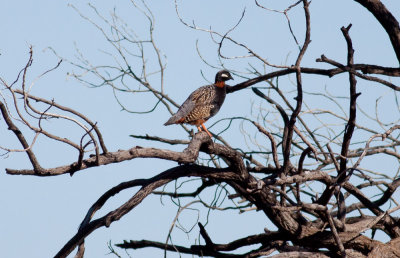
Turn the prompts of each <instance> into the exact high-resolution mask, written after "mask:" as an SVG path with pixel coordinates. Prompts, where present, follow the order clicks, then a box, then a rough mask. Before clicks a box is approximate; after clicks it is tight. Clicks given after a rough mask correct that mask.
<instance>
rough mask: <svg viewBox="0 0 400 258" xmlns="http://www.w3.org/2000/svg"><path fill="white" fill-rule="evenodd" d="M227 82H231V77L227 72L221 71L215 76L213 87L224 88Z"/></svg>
mask: <svg viewBox="0 0 400 258" xmlns="http://www.w3.org/2000/svg"><path fill="white" fill-rule="evenodd" d="M227 80H233V78H232V75H231V74H230V73H229V72H228V71H227V70H221V71H219V72H218V73H217V74H216V75H215V85H216V86H218V87H224V86H225V81H227Z"/></svg>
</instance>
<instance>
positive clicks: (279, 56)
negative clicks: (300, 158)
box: [0, 0, 400, 258]
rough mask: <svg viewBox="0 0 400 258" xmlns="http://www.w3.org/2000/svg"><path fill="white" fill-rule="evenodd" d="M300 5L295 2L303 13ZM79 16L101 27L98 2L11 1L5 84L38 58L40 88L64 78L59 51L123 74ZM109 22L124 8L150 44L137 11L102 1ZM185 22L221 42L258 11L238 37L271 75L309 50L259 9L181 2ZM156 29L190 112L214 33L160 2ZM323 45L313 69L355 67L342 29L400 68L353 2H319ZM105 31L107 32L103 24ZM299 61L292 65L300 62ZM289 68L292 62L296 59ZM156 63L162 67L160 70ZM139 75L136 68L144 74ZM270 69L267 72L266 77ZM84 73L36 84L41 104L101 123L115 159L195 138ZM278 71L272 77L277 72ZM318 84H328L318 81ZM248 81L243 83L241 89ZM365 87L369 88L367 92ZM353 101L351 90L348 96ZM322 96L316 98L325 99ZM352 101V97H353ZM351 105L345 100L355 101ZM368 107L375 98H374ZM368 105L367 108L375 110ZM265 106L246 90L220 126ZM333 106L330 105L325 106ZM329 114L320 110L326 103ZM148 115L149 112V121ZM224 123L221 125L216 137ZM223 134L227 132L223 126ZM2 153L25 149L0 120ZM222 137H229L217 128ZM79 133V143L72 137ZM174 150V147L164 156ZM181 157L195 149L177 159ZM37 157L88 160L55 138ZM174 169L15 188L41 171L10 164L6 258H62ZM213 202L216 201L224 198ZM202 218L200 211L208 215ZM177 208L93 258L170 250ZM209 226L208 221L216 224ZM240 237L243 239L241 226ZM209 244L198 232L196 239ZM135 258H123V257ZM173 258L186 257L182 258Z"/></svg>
mask: <svg viewBox="0 0 400 258" xmlns="http://www.w3.org/2000/svg"><path fill="white" fill-rule="evenodd" d="M260 2H261V3H263V2H265V4H271V7H274V8H284V7H285V6H287V5H288V3H291V2H290V1H275V2H280V3H283V2H284V3H285V4H279V5H277V6H273V4H274V3H273V2H274V1H260ZM292 2H293V1H292ZM383 2H384V3H385V4H386V5H387V6H388V7H389V8H390V10H391V11H393V12H394V15H395V16H396V17H397V19H400V2H399V1H394V0H392V1H383ZM70 4H72V5H74V6H75V7H76V8H77V9H79V10H80V11H81V12H82V13H83V14H85V15H87V16H88V17H91V18H93V19H96V16H95V14H94V13H93V11H92V9H91V8H90V7H89V6H88V5H87V2H86V1H77V0H76V1H50V0H47V1H46V0H37V1H20V0H16V1H3V3H2V4H1V8H0V32H1V36H2V40H1V41H0V68H1V69H0V76H1V77H2V78H4V79H5V80H6V81H8V82H11V81H13V80H14V79H15V78H16V75H17V74H18V72H19V70H20V69H21V68H22V67H23V66H24V65H25V63H26V61H27V59H28V50H29V46H30V45H32V46H33V51H34V63H33V66H32V68H31V69H30V72H29V74H28V81H32V80H33V79H34V78H35V77H36V76H37V75H39V74H40V73H42V72H43V71H45V70H47V69H48V68H51V67H53V66H54V65H55V64H56V63H57V61H58V59H57V57H56V56H55V55H54V54H53V53H52V52H51V51H50V50H49V49H48V47H51V48H53V49H54V50H56V51H57V53H58V54H59V55H60V56H62V57H65V58H66V59H69V60H72V61H74V60H76V59H75V56H76V49H75V46H77V47H78V48H79V49H80V51H81V52H82V53H84V55H85V56H86V57H87V59H88V60H90V61H91V62H93V63H96V64H107V62H112V60H111V59H110V57H109V56H107V55H106V54H104V53H103V52H101V51H100V50H105V51H111V49H110V47H109V45H108V44H107V42H106V41H105V40H104V38H103V37H102V35H101V34H100V33H99V31H97V30H96V29H95V28H94V27H93V25H91V24H90V23H88V22H87V21H85V20H83V19H82V18H81V17H80V16H79V15H78V14H77V12H76V11H74V9H73V8H71V7H70V6H69V5H70ZM91 4H93V5H94V6H96V7H97V8H98V10H99V12H100V13H101V14H103V15H105V16H106V17H109V13H110V12H111V11H112V10H113V8H114V7H116V12H117V13H118V14H119V15H120V16H121V17H123V18H124V19H125V21H126V22H127V23H128V24H129V25H130V26H131V27H132V28H134V29H135V30H136V31H137V33H138V34H139V35H146V28H147V27H146V26H147V23H146V20H145V19H144V17H143V16H141V15H140V13H138V12H137V11H136V10H135V8H133V7H132V5H131V3H130V1H128V0H122V1H121V0H120V1H115V0H114V1H98V0H96V1H91ZM179 4H180V9H181V14H182V16H183V17H184V18H185V19H186V20H187V21H189V22H191V21H192V20H194V21H195V22H196V24H197V25H199V26H202V27H205V28H207V27H209V26H210V25H211V26H212V27H213V28H214V29H215V30H219V31H221V32H226V31H227V30H228V29H229V28H231V27H232V26H233V25H234V24H236V22H237V21H238V19H239V18H240V15H241V13H242V11H243V9H244V8H245V7H246V14H245V17H244V20H243V22H242V23H241V24H240V25H239V26H238V28H237V30H236V31H234V32H233V33H232V36H234V37H237V38H238V39H240V40H241V41H242V42H243V43H246V44H248V45H249V46H250V47H252V48H254V49H256V50H257V51H258V52H260V53H261V54H262V55H263V56H264V57H266V58H267V59H268V60H269V61H270V62H271V63H275V64H278V65H279V64H285V63H286V64H292V63H293V60H294V58H295V57H296V54H297V52H296V51H297V50H296V45H295V44H294V42H293V39H292V38H291V37H290V34H288V30H287V25H286V20H285V19H284V16H282V15H279V14H276V13H272V12H267V11H265V10H261V9H259V8H256V7H255V5H254V3H253V2H251V1H249V2H247V3H245V1H238V0H235V1H230V0H224V1H211V0H207V1H197V2H195V1H185V2H183V3H182V2H181V1H179ZM149 6H150V8H151V9H152V11H153V13H154V15H155V17H156V24H155V32H154V35H155V40H156V43H157V44H158V47H159V48H160V49H161V51H162V53H163V54H165V55H166V56H167V61H168V65H167V69H166V75H165V88H166V91H167V92H168V94H169V95H170V96H171V97H173V98H174V99H175V100H176V101H177V102H178V103H181V102H182V101H183V100H184V99H185V98H186V96H187V95H188V94H189V93H190V92H192V91H193V90H194V89H195V88H197V87H199V86H201V85H204V84H207V81H205V80H204V79H203V77H202V75H201V72H200V71H203V73H204V75H205V77H206V78H208V79H209V80H213V78H214V75H215V72H216V71H217V70H216V69H212V68H210V67H208V66H207V65H206V64H204V63H203V62H202V61H201V60H200V58H199V57H198V55H197V53H196V45H195V44H196V40H199V49H200V50H201V52H202V54H203V55H204V56H205V58H206V59H207V60H209V61H210V62H211V63H212V64H214V65H218V60H217V58H216V56H217V52H216V48H215V46H214V45H213V44H212V43H211V42H210V39H209V36H208V35H207V33H201V32H195V31H192V30H189V29H188V28H186V27H185V26H183V25H182V24H181V23H180V22H179V20H178V18H177V16H176V13H175V5H174V2H173V1H152V2H151V3H149ZM301 12H302V8H296V9H295V10H293V12H292V13H291V19H292V22H293V27H294V31H295V33H296V36H297V37H298V39H299V40H300V41H302V39H303V34H304V33H303V29H304V24H303V14H302V13H301ZM311 19H312V44H311V46H310V50H309V52H307V55H306V57H305V60H304V64H305V65H309V66H318V65H319V64H316V63H315V62H314V60H315V59H316V58H318V57H319V56H320V55H321V54H325V55H327V56H328V57H331V58H333V59H336V60H338V61H344V60H345V58H346V52H345V41H344V39H343V37H342V35H341V32H340V27H341V26H347V25H348V24H349V23H353V28H352V29H351V32H350V33H351V36H352V38H353V42H354V47H355V49H356V62H358V63H375V64H379V65H385V66H396V65H398V63H397V62H396V59H395V57H394V54H393V50H392V49H391V46H390V45H389V44H390V43H389V40H388V38H387V36H386V35H385V33H384V31H383V30H382V29H381V28H380V27H379V25H378V23H377V21H375V20H374V19H373V17H372V15H370V14H369V13H367V12H366V11H364V10H363V9H362V8H361V7H360V6H359V5H358V4H357V3H355V2H354V1H350V0H338V1H323V0H313V1H312V4H311ZM97 21H99V20H98V19H97ZM224 50H225V51H226V52H225V53H226V54H229V55H242V54H246V53H245V52H244V51H239V52H235V51H237V49H234V48H231V47H227V48H226V49H224ZM288 54H289V56H288ZM287 56H288V59H287ZM149 62H152V61H151V60H150V61H149ZM226 64H227V67H228V68H229V69H232V70H244V69H245V68H246V65H247V64H246V62H243V61H242V62H236V61H232V62H229V61H227V62H226ZM134 65H135V64H134ZM257 68H259V69H260V68H261V66H259V65H258V66H257ZM72 70H76V68H73V67H72V66H71V65H69V64H68V62H64V63H63V64H62V65H61V66H60V68H59V69H57V70H56V71H54V72H52V73H50V74H48V75H47V76H45V77H44V78H42V79H41V80H39V81H38V82H36V83H35V85H34V90H33V94H35V95H39V96H42V97H46V98H48V99H52V98H54V99H55V101H56V102H58V103H60V104H63V105H66V106H70V107H72V108H75V109H76V110H79V111H80V112H81V113H83V114H85V115H87V116H88V117H89V118H91V119H92V120H93V121H97V122H98V125H99V127H100V129H101V130H102V132H103V134H104V137H105V141H106V144H107V146H108V148H109V150H111V151H116V150H117V149H127V148H130V147H133V146H135V145H141V146H160V145H157V144H156V143H148V142H143V141H139V140H134V139H132V138H130V137H129V135H130V134H142V135H143V134H146V133H148V134H149V135H161V136H163V137H170V138H183V139H186V135H185V133H184V131H183V130H181V129H180V128H179V127H177V126H171V127H167V128H165V127H164V126H163V123H164V122H165V121H166V120H167V119H168V117H169V114H168V112H167V111H166V110H165V109H164V108H161V107H160V108H159V109H158V110H157V112H155V113H154V114H150V115H148V116H140V115H135V114H129V113H126V112H121V111H120V107H119V106H118V104H117V103H116V102H115V101H114V99H113V97H112V91H111V90H110V89H108V88H100V89H89V88H87V87H84V86H83V85H82V84H80V83H79V82H77V81H76V80H74V79H73V78H71V77H69V76H67V73H69V72H71V71H72ZM272 70H273V69H272V68H267V71H272ZM317 79H318V80H319V79H321V78H317ZM318 80H317V81H310V82H312V83H310V86H309V87H310V88H309V89H310V90H313V87H324V86H326V85H327V86H336V85H340V84H341V83H346V78H344V77H343V78H339V79H338V80H333V82H327V81H325V79H324V81H322V80H321V81H318ZM240 81H242V79H241V78H238V77H236V78H235V83H236V82H240ZM360 84H361V85H360V87H361V89H364V90H365V89H366V88H367V87H370V89H371V90H368V91H365V92H363V97H362V98H361V100H360V103H363V101H366V102H367V101H368V96H374V95H376V94H382V95H383V94H385V90H380V91H379V93H377V92H376V91H375V90H376V89H377V87H376V86H369V85H365V84H364V85H363V84H362V83H360ZM363 87H364V88H363ZM342 88H343V89H346V87H345V86H343V87H342ZM314 89H315V88H314ZM344 92H346V91H344ZM343 94H345V93H343ZM364 96H365V97H364ZM123 100H124V101H125V102H124V103H126V105H127V106H129V107H131V108H137V107H139V110H145V109H148V108H149V107H151V102H149V101H148V100H147V99H146V98H145V99H141V98H136V97H135V98H134V97H133V96H132V98H131V96H129V95H128V96H125V97H124V98H123ZM366 102H364V103H366ZM252 103H254V104H255V105H259V104H260V100H259V99H257V98H256V97H255V96H253V95H252V93H251V91H250V90H245V91H242V92H239V93H235V94H232V95H229V96H228V99H227V100H226V103H225V104H224V107H223V109H222V110H221V111H220V113H219V114H218V118H223V117H229V116H233V115H235V116H246V115H249V113H250V110H251V105H252ZM320 104H322V105H323V103H320ZM316 105H318V103H316ZM142 108H143V109H142ZM214 121H217V119H216V118H214V119H213V120H211V121H209V123H208V124H209V125H211V124H212V123H213V122H214ZM52 123H54V125H53V126H54V127H53V128H54V130H57V131H58V132H59V133H60V134H61V135H63V136H64V137H72V138H74V137H75V139H76V138H77V137H79V136H78V135H77V134H74V133H75V131H74V130H75V129H73V128H70V127H69V125H65V124H61V125H59V124H57V121H54V122H52ZM221 128H223V126H221ZM0 130H1V131H0V132H1V133H0V145H2V146H9V147H11V148H20V146H19V145H18V143H17V142H16V141H15V139H14V138H13V137H14V136H13V135H12V134H10V133H4V132H5V131H6V127H5V124H4V121H2V120H0ZM214 130H217V128H215V129H214ZM71 132H72V134H73V135H71ZM224 137H225V138H226V139H227V140H228V141H229V142H230V143H232V145H233V146H243V145H244V142H245V141H244V139H243V137H242V136H241V134H240V129H239V124H238V123H237V124H234V127H233V132H232V133H230V134H228V135H224ZM163 147H166V146H163ZM173 148H174V149H177V150H181V149H183V148H184V147H183V146H177V147H173ZM34 150H35V152H36V153H37V155H38V158H39V161H40V162H41V164H42V166H43V167H46V168H48V167H54V166H58V165H64V164H67V163H70V162H73V161H74V160H75V159H76V157H77V153H75V152H74V151H73V150H71V149H70V148H66V147H64V146H60V145H59V144H54V143H52V142H49V141H47V140H46V139H44V138H43V137H41V138H39V139H38V142H37V143H36V146H35V149H34ZM173 165H174V164H173V163H171V162H166V161H159V160H133V161H129V162H125V163H122V164H115V165H111V166H105V167H104V166H103V167H99V168H93V169H89V170H86V171H81V172H78V173H76V174H75V175H74V176H73V177H70V176H68V175H63V176H58V177H47V178H46V177H45V178H39V177H31V176H10V175H6V174H5V168H29V167H30V164H29V163H28V160H27V158H26V156H25V154H20V153H17V154H14V153H12V154H10V156H9V157H0V205H1V209H2V212H1V214H0V232H1V233H0V247H2V248H1V255H0V256H2V257H9V258H13V257H16V258H17V257H32V258H35V257H37V258H40V257H51V256H53V255H55V254H56V252H57V251H58V250H59V249H60V248H61V247H62V246H63V245H64V244H65V243H66V242H67V241H68V240H69V239H70V238H71V237H72V236H73V235H74V234H75V233H76V231H77V228H78V226H79V223H80V222H81V220H82V219H83V217H84V215H85V214H86V212H87V210H88V208H89V207H90V205H91V204H92V203H93V202H94V201H96V200H97V198H98V197H99V196H100V195H101V194H102V193H104V192H105V191H106V190H108V189H109V188H111V187H113V186H115V185H117V184H118V183H120V182H123V181H127V180H131V179H133V178H148V177H150V176H152V175H155V174H157V173H159V172H162V171H164V170H165V169H167V168H169V167H172V166H173ZM133 193H134V191H133V190H129V191H126V192H123V193H121V194H120V195H118V196H117V197H115V198H114V199H112V200H110V202H109V203H108V204H107V205H106V206H105V207H104V208H103V210H102V211H100V212H99V214H98V215H97V216H101V215H103V214H105V213H106V212H108V211H110V210H111V209H112V208H115V207H117V205H118V204H121V203H123V202H124V201H126V200H127V198H129V197H130V196H131V195H132V194H133ZM206 194H207V193H205V195H204V196H205V197H204V198H211V197H212V194H213V193H212V192H209V193H208V194H209V195H210V196H207V195H206ZM197 208H199V207H197ZM176 211H177V208H176V207H175V206H174V205H172V204H171V203H170V201H169V200H167V199H165V201H164V204H161V203H160V201H159V198H157V197H150V198H148V199H147V200H145V201H144V202H143V203H142V204H141V205H140V206H139V207H138V208H137V209H135V210H133V211H132V212H131V213H130V214H128V215H127V216H125V217H124V218H123V219H121V220H120V221H118V222H116V223H113V224H112V225H111V227H110V228H108V229H105V228H101V229H99V230H96V231H95V232H94V233H92V234H91V235H90V236H89V237H88V238H87V240H86V257H104V256H105V255H106V254H107V253H108V249H107V242H108V241H110V240H111V241H112V242H113V243H120V242H122V241H123V240H124V239H134V240H140V239H152V240H158V241H162V242H163V241H165V239H166V236H167V234H168V230H169V227H170V225H171V222H172V220H173V218H174V216H175V214H176ZM182 216H183V217H182V223H184V224H186V226H187V227H190V225H192V224H193V223H195V221H196V220H195V218H196V217H197V213H196V212H195V211H188V212H186V213H183V214H182ZM201 221H203V222H204V221H205V216H204V214H202V215H201ZM233 224H235V227H238V229H240V230H238V231H231V228H232V225H233ZM268 226H269V225H268V224H267V220H266V219H265V218H264V216H263V215H262V214H259V213H257V212H247V213H245V214H243V215H238V214H237V212H229V213H228V214H227V215H223V214H222V213H221V212H212V219H211V220H210V224H209V225H208V227H209V228H210V235H211V237H212V238H213V239H215V241H216V242H226V241H230V240H233V239H235V238H238V237H242V236H246V235H248V234H254V233H260V232H262V230H263V228H264V227H268ZM194 231H195V232H198V230H197V228H195V229H194ZM196 234H197V233H194V234H192V235H191V239H190V240H188V239H187V236H186V235H185V234H183V233H182V232H181V231H179V230H178V229H175V230H174V243H176V244H182V245H186V246H189V245H190V244H192V243H193V241H194V239H195V238H196ZM119 252H120V254H122V255H124V252H123V251H119ZM131 253H133V256H134V257H152V256H153V257H154V256H156V257H158V256H161V255H162V252H160V251H156V250H152V249H148V250H146V249H145V250H139V251H135V252H131ZM168 257H177V255H175V254H170V255H169V256H168Z"/></svg>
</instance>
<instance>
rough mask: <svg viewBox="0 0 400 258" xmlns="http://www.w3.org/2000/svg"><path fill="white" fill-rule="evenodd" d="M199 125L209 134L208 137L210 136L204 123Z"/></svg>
mask: <svg viewBox="0 0 400 258" xmlns="http://www.w3.org/2000/svg"><path fill="white" fill-rule="evenodd" d="M201 127H203V129H204V131H206V133H207V134H208V135H209V136H210V138H212V135H211V133H210V132H209V131H208V130H207V128H206V127H205V125H204V123H202V124H201Z"/></svg>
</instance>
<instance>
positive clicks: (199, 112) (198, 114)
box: [164, 70, 233, 133]
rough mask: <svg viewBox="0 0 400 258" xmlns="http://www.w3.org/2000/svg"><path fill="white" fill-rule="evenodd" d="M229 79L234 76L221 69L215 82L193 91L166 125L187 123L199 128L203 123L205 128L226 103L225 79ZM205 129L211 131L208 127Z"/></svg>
mask: <svg viewBox="0 0 400 258" xmlns="http://www.w3.org/2000/svg"><path fill="white" fill-rule="evenodd" d="M229 79H233V78H232V76H231V75H230V73H229V72H228V71H226V70H222V71H219V72H218V73H217V75H216V77H215V83H214V84H211V85H207V86H203V87H200V88H198V89H197V90H195V91H194V92H192V94H190V96H189V97H188V98H187V99H186V100H185V102H184V103H183V104H182V105H181V106H180V107H179V109H178V111H177V112H176V114H175V115H173V116H172V117H171V118H170V119H169V120H168V121H167V122H166V123H165V124H164V125H171V124H182V123H186V124H192V125H196V126H197V127H198V128H199V126H200V125H202V126H203V128H204V129H205V127H204V125H203V123H204V122H206V121H207V120H208V119H209V118H210V117H212V116H214V115H215V114H216V113H217V112H218V111H219V109H220V108H221V106H222V104H223V103H224V100H225V96H226V87H225V81H226V80H229ZM199 130H200V128H199ZM205 131H206V132H207V133H209V132H208V131H207V129H205Z"/></svg>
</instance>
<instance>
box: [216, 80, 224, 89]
mask: <svg viewBox="0 0 400 258" xmlns="http://www.w3.org/2000/svg"><path fill="white" fill-rule="evenodd" d="M214 85H215V86H217V87H218V88H223V87H224V86H225V82H224V81H222V82H216V83H214Z"/></svg>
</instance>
